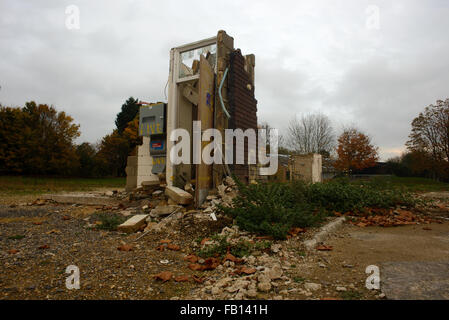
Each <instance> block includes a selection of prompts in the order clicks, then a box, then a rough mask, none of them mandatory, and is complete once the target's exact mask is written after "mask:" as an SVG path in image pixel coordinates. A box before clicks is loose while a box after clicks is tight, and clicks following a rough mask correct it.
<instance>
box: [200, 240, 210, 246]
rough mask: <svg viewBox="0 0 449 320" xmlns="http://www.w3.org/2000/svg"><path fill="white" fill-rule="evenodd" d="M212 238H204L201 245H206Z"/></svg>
mask: <svg viewBox="0 0 449 320" xmlns="http://www.w3.org/2000/svg"><path fill="white" fill-rule="evenodd" d="M210 240H211V238H204V239H203V240H201V245H204V244H205V243H206V242H207V241H210Z"/></svg>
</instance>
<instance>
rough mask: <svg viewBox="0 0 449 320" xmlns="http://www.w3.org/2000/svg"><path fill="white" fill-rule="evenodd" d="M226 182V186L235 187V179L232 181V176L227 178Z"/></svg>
mask: <svg viewBox="0 0 449 320" xmlns="http://www.w3.org/2000/svg"><path fill="white" fill-rule="evenodd" d="M225 182H226V184H227V185H228V186H235V181H234V179H232V177H230V176H227V177H226V179H225Z"/></svg>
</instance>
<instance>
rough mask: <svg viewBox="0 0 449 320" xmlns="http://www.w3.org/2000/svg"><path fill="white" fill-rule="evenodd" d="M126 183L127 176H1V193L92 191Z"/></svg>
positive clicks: (116, 186) (29, 193)
mask: <svg viewBox="0 0 449 320" xmlns="http://www.w3.org/2000/svg"><path fill="white" fill-rule="evenodd" d="M125 184H126V179H125V178H53V177H22V176H0V194H4V195H38V194H43V193H48V192H60V191H91V190H95V189H99V188H123V187H125Z"/></svg>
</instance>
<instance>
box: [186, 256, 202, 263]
mask: <svg viewBox="0 0 449 320" xmlns="http://www.w3.org/2000/svg"><path fill="white" fill-rule="evenodd" d="M184 260H186V261H189V262H191V263H196V262H198V260H199V258H198V257H197V256H196V255H194V254H189V255H188V256H186V257H184Z"/></svg>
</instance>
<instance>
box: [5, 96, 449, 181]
mask: <svg viewBox="0 0 449 320" xmlns="http://www.w3.org/2000/svg"><path fill="white" fill-rule="evenodd" d="M138 113H139V103H138V100H137V99H134V98H133V97H130V98H129V99H127V100H126V102H125V103H124V104H123V105H122V108H121V111H120V112H119V113H118V114H117V116H116V119H115V126H116V127H115V128H114V129H113V131H112V132H111V133H110V134H107V135H106V136H104V137H103V138H102V139H101V141H99V142H97V143H94V144H92V143H88V142H85V143H81V144H76V143H75V140H76V138H78V137H79V136H80V131H79V125H77V124H75V123H74V119H73V118H72V117H70V116H69V115H67V114H66V113H65V112H63V111H57V110H56V108H55V107H53V106H48V105H46V104H37V103H35V102H33V101H31V102H27V103H26V104H25V106H24V107H18V108H13V107H5V106H2V105H0V174H22V175H59V176H80V177H101V176H125V167H126V161H127V157H128V155H130V154H131V153H132V152H133V150H134V149H135V147H136V146H137V145H139V144H141V141H142V140H141V137H139V135H138V126H139V119H138ZM267 126H268V125H267ZM411 127H412V129H411V133H410V135H409V140H408V141H407V142H406V147H407V151H406V152H405V153H404V154H402V155H401V156H400V157H396V158H393V159H390V160H388V161H387V166H386V167H387V170H388V173H392V174H395V175H398V176H421V177H428V178H433V179H437V180H442V181H449V99H446V100H444V101H443V100H438V101H437V102H436V104H431V105H429V106H428V107H426V108H425V109H424V110H423V111H422V112H421V113H419V115H418V116H417V117H416V118H415V119H413V121H412V123H411ZM279 152H280V153H283V154H307V153H320V154H321V155H322V156H323V165H324V166H326V167H327V168H329V167H333V168H334V169H335V170H336V171H338V172H342V173H345V174H351V173H354V172H357V171H359V170H363V169H365V168H369V167H373V166H375V165H376V162H377V161H378V158H379V157H378V148H377V147H376V146H375V145H374V144H373V143H372V141H371V138H370V137H369V135H368V134H366V133H364V132H362V131H361V130H360V129H357V128H354V127H347V128H345V129H343V131H342V132H341V133H340V134H339V135H338V136H337V135H336V134H335V130H334V128H333V126H332V123H331V121H330V119H329V117H327V116H326V115H324V114H321V113H317V114H309V115H302V116H301V117H299V118H294V119H293V120H292V121H290V123H289V126H288V129H287V135H286V136H283V137H281V141H280V148H279Z"/></svg>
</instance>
